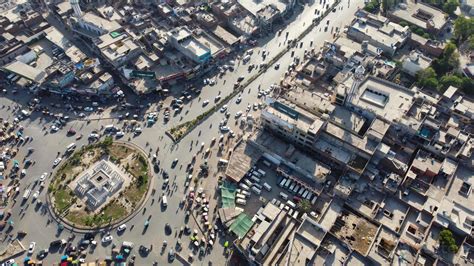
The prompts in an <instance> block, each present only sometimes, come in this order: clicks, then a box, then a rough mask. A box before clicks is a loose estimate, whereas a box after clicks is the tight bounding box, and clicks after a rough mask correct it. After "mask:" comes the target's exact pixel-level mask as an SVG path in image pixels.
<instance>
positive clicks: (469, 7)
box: [459, 0, 474, 16]
mask: <svg viewBox="0 0 474 266" xmlns="http://www.w3.org/2000/svg"><path fill="white" fill-rule="evenodd" d="M459 2H460V3H461V9H462V10H464V11H465V12H466V13H467V14H469V16H474V1H473V0H461V1H459Z"/></svg>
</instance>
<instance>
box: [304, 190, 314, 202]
mask: <svg viewBox="0 0 474 266" xmlns="http://www.w3.org/2000/svg"><path fill="white" fill-rule="evenodd" d="M312 196H313V192H311V191H309V193H308V195H306V197H305V198H306V199H307V200H311V197H312Z"/></svg>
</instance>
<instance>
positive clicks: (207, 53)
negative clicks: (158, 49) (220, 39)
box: [168, 26, 211, 64]
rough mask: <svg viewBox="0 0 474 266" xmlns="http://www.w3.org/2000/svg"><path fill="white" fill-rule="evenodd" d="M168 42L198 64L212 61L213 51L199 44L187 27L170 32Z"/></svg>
mask: <svg viewBox="0 0 474 266" xmlns="http://www.w3.org/2000/svg"><path fill="white" fill-rule="evenodd" d="M168 41H169V43H170V44H171V45H172V46H173V47H174V48H175V49H176V50H178V51H180V52H181V53H182V54H184V55H185V56H186V57H188V58H189V59H191V60H193V61H194V62H196V63H200V64H202V63H205V62H207V61H209V59H211V49H210V48H209V47H208V46H206V45H204V44H202V43H201V42H199V41H198V40H197V39H196V38H195V37H194V36H193V34H192V32H191V31H190V30H189V29H188V27H186V26H183V27H178V28H175V29H173V30H171V31H170V32H168Z"/></svg>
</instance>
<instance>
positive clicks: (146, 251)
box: [138, 245, 150, 255]
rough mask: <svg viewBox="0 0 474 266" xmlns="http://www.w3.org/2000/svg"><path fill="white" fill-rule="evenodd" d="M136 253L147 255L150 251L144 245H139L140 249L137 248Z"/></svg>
mask: <svg viewBox="0 0 474 266" xmlns="http://www.w3.org/2000/svg"><path fill="white" fill-rule="evenodd" d="M138 252H140V253H141V254H144V255H147V254H148V253H150V249H149V248H147V247H145V246H144V245H140V247H139V248H138Z"/></svg>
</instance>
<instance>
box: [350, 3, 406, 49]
mask: <svg viewBox="0 0 474 266" xmlns="http://www.w3.org/2000/svg"><path fill="white" fill-rule="evenodd" d="M347 35H348V36H349V37H350V38H352V39H355V40H357V41H359V42H363V41H368V42H369V43H370V44H372V45H373V46H375V47H377V48H379V49H381V50H382V51H383V52H384V53H385V54H386V55H388V56H393V55H395V53H396V52H397V51H398V50H399V49H400V48H401V47H402V46H403V45H404V44H405V43H406V42H407V40H408V38H409V37H410V31H409V28H408V26H406V27H402V26H400V25H398V24H396V23H393V22H390V21H389V20H388V19H387V18H386V17H383V16H381V15H374V14H371V13H368V12H365V11H358V12H357V13H356V18H355V19H354V20H353V21H352V24H351V25H350V26H349V28H348V29H347Z"/></svg>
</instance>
